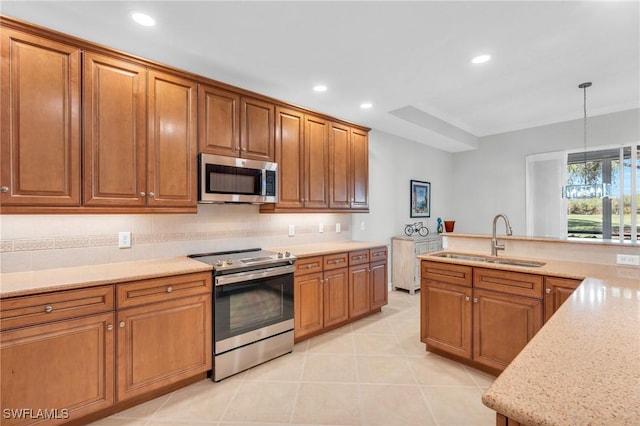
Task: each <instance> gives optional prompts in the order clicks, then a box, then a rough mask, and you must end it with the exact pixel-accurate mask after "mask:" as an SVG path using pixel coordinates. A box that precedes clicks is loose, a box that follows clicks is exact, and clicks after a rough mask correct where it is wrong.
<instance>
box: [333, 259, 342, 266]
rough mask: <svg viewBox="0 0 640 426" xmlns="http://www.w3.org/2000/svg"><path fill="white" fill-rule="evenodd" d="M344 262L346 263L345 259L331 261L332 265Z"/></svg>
mask: <svg viewBox="0 0 640 426" xmlns="http://www.w3.org/2000/svg"><path fill="white" fill-rule="evenodd" d="M342 262H344V259H334V260H332V261H331V263H333V264H334V265H335V264H336V263H342Z"/></svg>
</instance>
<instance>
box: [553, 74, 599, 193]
mask: <svg viewBox="0 0 640 426" xmlns="http://www.w3.org/2000/svg"><path fill="white" fill-rule="evenodd" d="M587 87H591V82H590V81H587V82H585V83H581V84H579V85H578V88H580V89H582V90H583V92H584V169H583V174H584V184H582V185H566V186H565V187H564V188H563V190H562V196H563V197H565V198H568V199H570V200H573V199H584V198H603V197H608V196H609V192H610V191H611V184H610V183H591V184H590V183H587Z"/></svg>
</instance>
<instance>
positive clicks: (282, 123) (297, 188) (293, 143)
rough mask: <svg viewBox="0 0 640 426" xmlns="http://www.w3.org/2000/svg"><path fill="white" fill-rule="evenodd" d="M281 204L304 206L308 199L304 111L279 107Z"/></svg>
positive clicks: (278, 135) (279, 192) (279, 199)
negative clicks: (305, 179) (305, 168)
mask: <svg viewBox="0 0 640 426" xmlns="http://www.w3.org/2000/svg"><path fill="white" fill-rule="evenodd" d="M275 151H276V162H277V163H278V203H277V207H282V208H301V207H303V201H302V199H303V198H304V186H303V182H304V114H303V113H302V112H300V111H296V110H294V109H288V108H283V107H280V106H276V147H275Z"/></svg>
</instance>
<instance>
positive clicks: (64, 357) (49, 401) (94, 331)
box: [0, 312, 115, 425]
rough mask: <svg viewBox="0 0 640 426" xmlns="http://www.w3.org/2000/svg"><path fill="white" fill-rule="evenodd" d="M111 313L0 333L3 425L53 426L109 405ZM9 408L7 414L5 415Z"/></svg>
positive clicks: (111, 388) (111, 389)
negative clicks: (31, 425) (40, 425)
mask: <svg viewBox="0 0 640 426" xmlns="http://www.w3.org/2000/svg"><path fill="white" fill-rule="evenodd" d="M113 323H114V313H113V312H107V313H102V314H98V315H91V316H86V317H82V318H77V319H69V320H64V321H58V322H53V323H48V324H44V325H37V326H32V327H24V328H17V329H14V330H8V331H3V332H2V335H1V336H2V337H1V338H0V367H1V369H2V389H1V396H0V398H1V401H2V404H1V406H2V409H3V412H2V419H1V423H2V424H3V425H30V424H36V423H41V422H42V421H43V420H45V419H46V418H50V421H49V422H46V424H48V425H56V424H61V423H65V422H68V421H70V420H73V419H78V418H81V417H83V416H85V415H88V414H91V413H93V412H95V411H98V410H101V409H104V408H108V407H110V406H111V405H112V404H113V403H114V349H115V336H114V333H115V329H114V327H113ZM7 410H8V411H7Z"/></svg>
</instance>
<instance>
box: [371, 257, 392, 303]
mask: <svg viewBox="0 0 640 426" xmlns="http://www.w3.org/2000/svg"><path fill="white" fill-rule="evenodd" d="M370 273H371V304H370V309H372V310H373V309H378V308H380V307H382V306H384V305H386V304H387V303H388V294H389V288H388V283H387V262H386V261H384V262H376V263H372V264H371V272H370Z"/></svg>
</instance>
